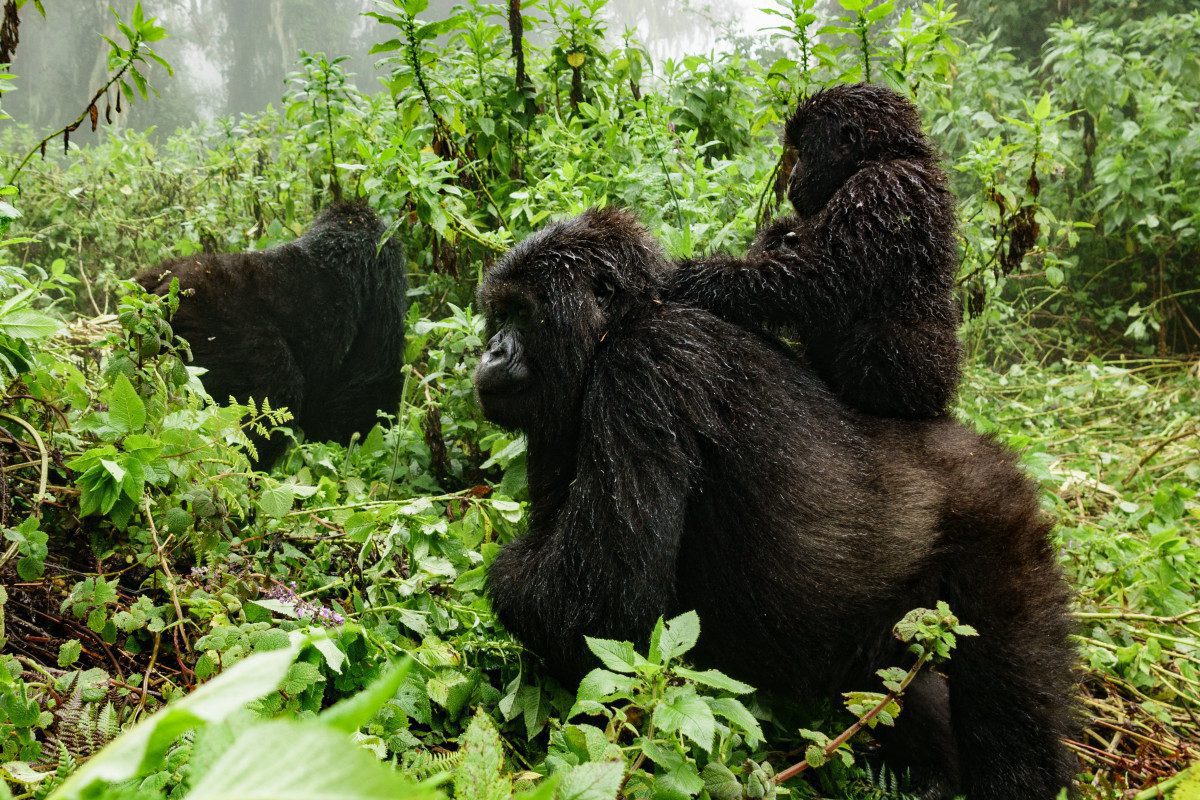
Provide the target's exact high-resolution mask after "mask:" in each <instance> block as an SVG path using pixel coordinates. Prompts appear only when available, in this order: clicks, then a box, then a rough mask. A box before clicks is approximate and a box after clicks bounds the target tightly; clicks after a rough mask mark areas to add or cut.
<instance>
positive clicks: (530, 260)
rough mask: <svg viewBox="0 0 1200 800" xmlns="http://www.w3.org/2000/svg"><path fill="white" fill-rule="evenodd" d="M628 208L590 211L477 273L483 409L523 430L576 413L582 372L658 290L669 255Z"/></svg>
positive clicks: (478, 381)
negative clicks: (648, 239) (653, 245)
mask: <svg viewBox="0 0 1200 800" xmlns="http://www.w3.org/2000/svg"><path fill="white" fill-rule="evenodd" d="M630 230H640V227H639V226H638V223H637V221H636V220H635V219H634V218H633V217H632V216H630V215H629V214H627V213H625V212H621V211H617V210H611V209H601V210H593V211H589V212H587V213H585V214H583V215H582V216H580V217H576V218H575V219H572V220H569V221H567V222H560V223H556V224H554V225H550V226H548V227H547V228H545V229H543V230H541V231H539V232H538V233H535V234H533V235H532V236H530V237H529V238H527V239H525V241H523V242H521V243H520V244H519V245H517V246H516V247H515V248H513V250H512V251H511V252H510V253H509V254H508V255H507V256H505V257H504V259H502V260H501V261H500V263H498V264H497V265H496V266H495V267H493V268H492V270H491V271H490V272H489V273H488V274H487V276H486V277H485V278H484V281H483V284H482V285H481V286H480V287H479V293H478V304H479V308H480V309H481V310H482V311H483V313H484V314H485V315H486V317H487V320H488V326H487V335H488V342H487V346H486V347H485V349H484V353H483V356H482V357H481V358H480V361H479V366H478V367H477V368H476V370H475V392H476V396H477V397H478V399H479V404H480V406H481V407H482V408H483V413H484V415H485V416H486V417H487V418H488V419H489V420H491V421H492V422H495V423H496V424H498V425H503V426H504V427H507V428H513V429H517V430H522V431H524V432H526V433H530V432H537V433H544V432H548V431H549V432H555V431H558V430H560V429H561V427H562V426H563V425H564V424H565V421H567V420H572V419H575V420H577V419H578V417H579V407H580V403H581V401H582V397H583V392H584V391H585V389H586V382H587V376H588V375H589V374H590V372H591V365H592V362H593V359H594V358H595V355H596V352H597V350H598V349H599V348H601V347H603V344H604V340H605V337H606V336H607V333H608V331H609V329H610V328H611V327H613V326H614V325H616V324H618V323H619V321H620V320H621V319H623V318H624V317H625V316H627V315H628V314H629V313H630V311H631V310H632V309H634V308H636V307H638V306H639V304H641V303H644V302H645V301H646V300H647V299H649V298H653V297H655V296H656V295H657V291H658V287H659V285H660V283H661V280H662V276H664V275H665V274H666V273H667V272H668V271H669V269H670V268H669V266H668V264H667V261H666V258H665V257H664V256H663V254H662V253H661V251H659V250H651V249H649V246H648V245H646V244H645V241H644V237H643V236H637V237H634V236H630V235H628V233H627V232H628V231H630Z"/></svg>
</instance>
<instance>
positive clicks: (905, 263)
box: [668, 84, 961, 417]
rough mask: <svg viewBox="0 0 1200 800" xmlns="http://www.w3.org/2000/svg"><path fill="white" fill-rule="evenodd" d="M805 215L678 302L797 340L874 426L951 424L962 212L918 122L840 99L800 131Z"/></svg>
mask: <svg viewBox="0 0 1200 800" xmlns="http://www.w3.org/2000/svg"><path fill="white" fill-rule="evenodd" d="M785 138H786V143H787V144H788V145H790V146H792V147H794V148H796V150H797V152H798V156H799V158H798V161H797V164H796V167H795V169H794V170H793V172H792V175H791V180H790V182H789V186H788V198H789V199H790V200H791V202H792V205H793V206H794V208H795V211H796V215H795V216H788V217H785V218H783V219H782V220H779V221H776V222H775V223H774V224H773V225H771V226H769V227H768V228H767V229H765V230H764V231H762V232H761V233H760V234H759V236H758V238H757V239H756V240H755V242H754V244H753V245H752V246H751V249H750V251H749V252H748V253H747V255H746V257H745V258H744V259H738V258H733V257H730V256H724V255H718V256H714V257H711V258H708V259H703V260H700V261H695V262H689V263H687V264H685V265H684V266H685V268H684V269H683V270H681V271H680V272H679V274H678V275H677V277H676V281H675V284H674V286H673V287H672V288H671V289H669V291H668V293H669V295H670V296H671V297H673V298H675V299H678V300H680V301H681V302H684V303H687V304H689V305H696V306H699V307H702V308H705V309H707V310H709V311H712V312H713V313H715V314H717V315H718V316H720V317H722V318H723V319H728V320H731V321H735V322H739V323H741V324H744V325H747V324H748V325H756V326H758V325H766V326H769V327H772V328H778V327H782V328H787V329H790V331H791V332H792V333H793V334H794V335H795V336H796V337H797V338H798V339H799V340H800V341H801V342H802V343H804V345H805V346H806V347H807V352H808V358H809V361H810V363H811V364H812V366H813V368H814V369H816V371H817V373H818V374H819V375H821V377H822V378H824V379H825V380H826V381H827V382H828V383H829V385H830V386H832V387H833V389H834V391H835V392H836V393H837V394H838V395H839V396H840V397H841V398H842V399H843V400H845V401H846V402H848V403H849V404H850V405H852V406H854V407H855V408H858V409H861V410H863V411H866V412H867V413H869V414H876V415H880V416H896V417H933V416H938V415H940V414H942V413H944V412H945V411H946V409H947V407H948V406H949V405H950V403H951V401H952V400H953V398H954V394H955V391H956V389H957V387H958V380H959V359H960V356H961V352H960V351H961V348H960V346H959V342H958V339H957V336H956V329H957V327H958V324H959V322H960V320H961V308H960V306H959V303H958V302H957V300H956V299H955V296H954V276H955V271H956V270H957V267H958V259H957V250H956V245H955V236H954V231H955V202H954V196H953V195H952V194H951V192H950V190H949V189H948V187H947V185H946V176H945V174H944V173H943V172H942V170H941V168H940V167H939V166H938V159H937V155H936V153H935V151H934V148H933V147H932V146H931V145H930V143H929V142H928V140H927V139H926V138H925V136H924V134H923V133H922V132H921V120H920V117H919V116H918V114H917V110H916V108H915V107H914V106H913V105H912V103H910V102H909V101H908V100H906V99H905V98H903V97H901V96H900V95H898V94H896V93H895V92H893V91H892V90H890V89H886V88H884V87H881V86H872V85H869V84H857V85H853V86H836V87H833V88H831V89H827V90H825V91H822V92H818V93H816V94H814V95H813V96H811V97H809V98H807V99H806V100H803V101H801V103H800V104H799V106H798V107H797V109H796V112H795V114H794V115H793V116H792V118H791V119H790V120H789V121H788V123H787V128H786V134H785Z"/></svg>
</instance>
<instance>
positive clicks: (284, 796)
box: [185, 720, 439, 800]
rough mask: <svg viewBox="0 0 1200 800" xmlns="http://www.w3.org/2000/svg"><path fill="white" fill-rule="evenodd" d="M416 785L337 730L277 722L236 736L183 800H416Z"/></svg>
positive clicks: (425, 794)
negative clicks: (230, 799)
mask: <svg viewBox="0 0 1200 800" xmlns="http://www.w3.org/2000/svg"><path fill="white" fill-rule="evenodd" d="M438 796H439V795H438V793H437V792H435V791H434V790H432V789H430V788H428V787H422V786H418V785H416V784H414V783H412V782H410V781H409V780H408V779H406V778H404V777H403V776H402V775H401V773H399V772H398V771H396V770H395V769H394V768H392V767H391V766H389V765H386V764H382V763H380V762H379V761H378V760H377V759H375V758H374V757H373V756H371V755H370V754H369V753H368V752H367V751H366V750H364V749H362V748H361V747H359V746H358V745H356V744H354V743H353V742H351V741H350V738H349V737H348V736H347V735H346V734H344V733H342V732H340V731H336V730H332V729H330V728H326V727H324V726H322V725H320V724H319V723H316V722H294V721H290V720H277V721H274V722H267V723H264V724H262V725H254V726H251V727H250V728H248V729H246V730H245V731H243V732H242V733H241V734H240V735H239V736H237V737H236V738H235V739H234V741H233V744H231V745H230V746H229V748H228V749H227V750H226V751H225V753H224V755H222V756H221V757H220V758H219V759H217V761H216V763H214V764H213V765H212V766H211V767H210V768H209V769H208V771H207V772H205V773H204V776H203V777H201V778H200V781H199V783H197V784H196V785H195V788H193V789H192V790H191V791H190V792H188V793H187V795H185V800H228V799H229V798H234V797H236V798H243V799H245V798H262V799H263V800H267V798H270V799H271V800H313V799H314V798H320V799H321V800H375V799H376V798H377V800H418V798H430V800H432V798H436V797H438Z"/></svg>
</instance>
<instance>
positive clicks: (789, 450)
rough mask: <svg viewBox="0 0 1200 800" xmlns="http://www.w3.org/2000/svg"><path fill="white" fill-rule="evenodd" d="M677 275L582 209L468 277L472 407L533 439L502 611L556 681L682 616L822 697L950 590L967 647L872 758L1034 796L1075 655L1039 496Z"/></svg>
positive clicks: (763, 677)
mask: <svg viewBox="0 0 1200 800" xmlns="http://www.w3.org/2000/svg"><path fill="white" fill-rule="evenodd" d="M670 270H671V266H670V265H669V264H668V263H667V262H666V260H665V256H664V254H663V253H662V251H661V250H660V249H659V247H658V246H657V244H656V243H655V242H654V240H653V239H651V238H650V237H649V236H648V234H647V233H646V231H645V230H644V229H643V228H641V226H640V225H638V223H637V222H636V221H635V220H634V219H633V218H632V217H631V216H629V215H627V214H626V213H624V212H620V211H613V210H601V211H595V210H593V211H589V212H588V213H586V214H584V215H583V216H581V217H579V218H576V219H574V220H571V221H569V222H565V223H558V224H555V225H551V226H549V227H548V228H546V229H545V230H543V231H542V232H540V233H537V234H535V235H533V236H530V237H529V238H528V239H526V240H525V241H524V242H523V243H521V244H520V245H519V246H517V247H516V248H515V249H514V250H513V251H512V252H511V253H509V254H508V255H507V256H506V257H505V258H504V259H503V260H502V261H501V262H500V263H499V264H498V265H497V266H496V267H495V268H493V269H492V270H491V271H490V272H489V273H488V275H487V276H486V278H485V280H484V282H483V285H482V286H481V287H480V290H479V303H480V307H481V309H482V310H483V311H484V313H485V314H486V316H487V319H488V324H489V336H490V339H489V341H488V344H487V347H486V351H485V352H484V354H483V356H482V358H481V360H480V364H479V367H478V369H477V372H476V376H475V383H476V389H477V392H478V397H479V401H480V403H481V405H482V407H483V410H484V413H485V414H486V415H487V416H488V417H489V418H490V419H492V420H494V421H495V422H497V423H498V424H501V425H504V426H508V427H511V428H515V429H519V430H521V431H523V432H524V433H525V434H526V436H527V437H528V459H529V460H528V469H529V492H530V499H531V509H530V517H529V532H528V534H527V535H525V536H523V537H522V538H520V539H518V540H516V541H514V542H512V543H510V544H508V545H507V546H505V547H504V548H503V550H502V551H501V552H500V554H499V556H498V557H497V558H496V560H495V561H494V562H493V564H492V565H491V569H490V573H489V577H488V593H489V595H490V597H491V600H492V604H493V607H494V608H495V610H496V613H497V614H498V615H499V618H500V620H501V621H502V622H503V623H504V625H505V626H506V627H507V628H508V629H509V630H510V631H512V632H513V633H514V634H515V635H516V636H517V637H519V638H520V639H521V640H522V641H523V642H524V643H525V644H526V645H527V646H528V647H529V648H530V649H531V650H532V651H534V652H535V653H538V654H539V655H540V656H541V657H542V658H543V659H544V660H545V661H546V663H547V665H548V666H549V667H550V669H551V671H552V672H553V673H555V674H556V675H558V676H561V677H562V678H563V679H565V680H573V679H577V678H578V677H579V676H580V675H582V673H583V672H584V671H585V670H587V669H589V668H590V667H592V666H595V665H594V664H593V663H592V660H591V659H589V657H588V655H587V652H586V650H585V647H584V635H585V634H586V635H590V636H601V637H610V638H617V639H629V640H631V641H639V640H641V641H644V640H645V638H646V636H647V635H648V634H649V632H650V630H651V628H652V626H653V624H654V622H655V620H656V619H657V617H658V616H659V615H664V614H665V615H670V614H674V613H678V612H681V611H685V610H688V609H695V610H697V611H698V612H699V614H700V619H701V621H702V623H703V624H704V634H703V635H702V636H701V640H700V645H699V649H698V650H697V651H696V653H697V659H698V660H699V661H701V662H703V663H706V664H708V665H713V666H717V667H719V668H720V669H722V670H725V671H727V672H729V673H730V674H731V675H734V676H737V677H740V678H744V679H746V680H748V681H750V682H751V683H753V684H755V685H757V686H759V687H761V688H769V689H773V690H783V691H787V692H791V693H798V695H799V696H801V697H816V696H825V695H833V694H835V693H837V692H840V691H843V690H850V689H861V688H863V687H866V686H870V685H872V684H873V683H874V682H875V680H876V679H875V678H874V672H875V670H877V669H880V668H882V667H886V666H893V665H898V664H902V663H903V662H904V660H905V658H906V656H905V653H904V651H903V648H902V646H901V645H900V644H899V643H898V642H897V641H896V640H895V639H894V638H893V637H892V636H891V629H892V626H893V625H894V624H895V622H896V621H897V620H899V619H900V618H901V617H902V616H903V615H904V614H905V612H907V611H908V610H909V609H911V608H914V607H918V606H926V607H931V606H933V605H934V604H935V603H936V601H938V600H939V599H944V600H946V601H948V602H949V603H950V606H951V607H952V608H953V609H954V611H955V612H956V613H957V614H958V616H959V617H960V619H962V620H963V621H964V622H965V623H968V624H971V625H973V626H975V627H976V628H977V629H978V631H979V634H980V635H979V636H978V637H974V638H969V639H963V640H961V641H960V643H959V648H958V650H957V651H956V652H955V654H954V657H953V659H952V660H951V661H950V662H949V664H948V666H947V670H948V677H947V678H943V677H941V676H940V675H937V674H934V673H929V674H923V675H922V676H921V677H920V678H918V680H917V681H916V682H915V683H914V685H913V688H912V689H911V690H910V691H909V692H908V693H906V695H905V701H904V706H905V708H904V712H903V714H902V715H901V717H900V721H899V723H900V724H899V727H898V728H897V729H896V731H894V732H893V733H892V735H891V736H889V737H887V739H886V740H885V742H884V746H885V748H886V754H887V757H888V759H889V761H890V762H891V763H893V764H894V765H896V766H898V767H900V768H902V769H907V770H911V774H912V775H913V777H914V778H915V779H917V780H919V781H921V782H922V784H923V785H924V786H925V788H926V790H927V791H928V792H929V793H928V794H927V796H928V797H933V798H947V797H951V796H953V794H954V793H955V792H956V791H957V792H965V793H966V795H967V796H968V797H969V798H971V800H990V799H992V798H994V799H995V800H1001V798H1003V800H1013V798H1022V800H1052V798H1054V797H1055V796H1056V795H1057V794H1058V791H1059V789H1060V788H1061V787H1063V786H1065V785H1067V783H1068V782H1069V780H1070V778H1071V776H1072V772H1073V768H1072V763H1073V762H1072V757H1071V756H1070V754H1069V752H1068V751H1067V750H1066V749H1065V747H1064V746H1063V744H1062V742H1061V740H1060V737H1062V736H1064V735H1068V734H1069V732H1070V731H1071V728H1072V722H1073V713H1072V708H1071V700H1070V698H1071V695H1072V686H1073V674H1072V660H1073V655H1072V649H1071V647H1070V646H1069V644H1068V641H1067V634H1068V630H1069V624H1068V616H1067V611H1066V606H1067V591H1066V588H1065V585H1064V582H1063V580H1062V578H1061V576H1060V573H1059V569H1058V567H1057V563H1056V560H1055V554H1054V551H1053V549H1052V547H1051V544H1050V540H1049V524H1048V523H1047V521H1046V519H1045V518H1044V517H1043V516H1042V515H1041V514H1040V512H1039V509H1038V502H1037V496H1036V491H1035V488H1034V486H1033V485H1031V483H1030V482H1029V481H1028V480H1026V479H1025V478H1024V477H1023V476H1022V475H1021V473H1020V472H1019V471H1018V469H1017V468H1016V466H1015V464H1014V460H1013V457H1012V456H1011V455H1010V454H1009V453H1008V452H1007V451H1005V450H1004V449H1003V448H1001V447H1000V446H998V445H997V444H995V443H994V442H992V441H990V440H989V439H986V438H983V437H980V436H978V435H976V434H975V433H973V432H972V431H969V430H967V429H965V428H964V427H963V426H961V425H959V424H957V423H955V422H953V421H952V420H949V419H936V420H908V421H899V420H891V419H885V418H879V417H870V416H867V415H863V414H861V413H859V412H856V411H854V410H852V409H850V408H848V407H847V406H845V405H844V404H843V403H841V402H839V401H838V400H837V398H836V397H835V396H834V395H833V394H832V393H831V392H830V390H829V388H828V387H827V386H826V384H825V383H824V382H823V381H822V380H820V379H819V378H818V377H817V376H816V375H815V374H813V372H812V371H811V370H810V369H809V368H808V367H807V366H806V365H805V364H804V362H803V361H802V360H801V359H800V358H799V357H798V356H797V355H795V354H794V353H792V352H791V351H790V350H788V349H787V348H786V347H785V346H783V345H782V344H781V343H779V342H778V341H775V340H772V339H769V338H767V337H765V336H764V335H762V334H761V333H756V332H753V331H749V330H746V329H743V328H740V327H737V326H735V325H732V324H730V323H728V322H725V321H723V320H721V319H719V318H717V317H716V316H713V315H712V314H710V313H708V312H706V311H702V310H699V309H695V308H691V307H686V306H683V305H678V304H675V303H672V302H670V301H662V300H661V299H660V288H661V286H662V283H663V281H664V279H666V278H667V277H668V275H669V272H670Z"/></svg>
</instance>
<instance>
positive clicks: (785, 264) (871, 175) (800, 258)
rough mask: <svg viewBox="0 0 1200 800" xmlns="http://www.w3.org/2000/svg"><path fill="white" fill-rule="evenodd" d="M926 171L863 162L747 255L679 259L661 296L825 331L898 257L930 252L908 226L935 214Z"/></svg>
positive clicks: (754, 320) (921, 258)
mask: <svg viewBox="0 0 1200 800" xmlns="http://www.w3.org/2000/svg"><path fill="white" fill-rule="evenodd" d="M925 180H926V177H925V176H924V175H922V174H920V168H919V166H918V165H916V164H913V163H912V162H903V161H893V162H888V163H885V164H872V165H869V166H866V167H864V168H863V169H860V170H859V171H858V172H856V173H855V174H854V175H853V176H851V177H850V179H849V180H847V181H846V183H845V184H843V185H842V186H841V187H840V188H839V189H838V190H837V192H835V193H834V196H833V198H832V199H831V200H830V201H829V203H828V204H827V205H826V206H825V207H824V208H823V209H821V210H820V211H819V212H817V213H816V214H815V215H813V216H812V217H807V218H800V217H797V216H794V215H789V216H786V217H783V218H782V219H779V220H777V221H775V222H774V223H772V224H771V225H769V226H768V227H766V228H764V229H763V230H762V231H761V232H760V233H759V234H758V236H757V237H756V238H755V240H754V243H753V244H752V245H751V246H750V249H749V251H748V252H747V253H746V256H745V257H744V258H736V257H733V256H728V255H723V254H718V255H713V256H709V257H707V258H703V259H699V260H695V261H687V262H684V263H683V264H681V265H680V268H679V269H678V270H677V271H676V272H675V273H673V274H672V275H671V277H670V278H669V279H668V286H667V289H666V296H667V297H668V298H669V299H672V300H675V301H676V302H679V303H682V304H684V305H689V306H692V307H696V308H702V309H704V310H706V311H709V312H711V313H713V314H715V315H717V316H718V317H721V318H722V319H724V320H727V321H729V322H733V323H736V324H739V325H750V326H759V325H764V324H765V325H768V326H773V327H789V328H792V329H795V330H796V331H798V332H800V333H801V334H809V333H815V334H818V335H819V334H822V333H825V331H824V330H822V328H823V326H824V325H827V324H829V323H830V322H839V321H844V320H845V319H846V318H847V317H851V318H852V317H855V316H858V315H859V314H861V313H862V312H863V311H864V310H865V309H864V306H865V305H866V304H867V303H868V302H871V301H870V298H871V296H872V294H873V288H875V287H876V286H878V285H880V284H881V283H882V282H884V281H889V280H893V279H894V278H892V276H891V273H892V272H894V271H897V270H895V269H894V267H895V266H896V265H900V264H903V265H905V266H906V267H907V266H908V265H909V264H911V263H912V262H914V261H915V262H916V263H918V264H919V263H923V262H925V261H928V259H929V253H928V252H926V250H925V246H926V243H927V239H926V237H922V236H914V235H913V232H912V229H913V228H914V227H915V226H921V225H930V224H936V223H935V220H937V219H938V216H935V210H934V209H931V208H930V207H929V206H930V200H929V199H928V198H927V197H926V191H927V190H926V188H925V186H926V184H925ZM914 209H916V210H915V211H914ZM947 224H949V223H947ZM909 268H910V267H909ZM910 269H911V268H910Z"/></svg>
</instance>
